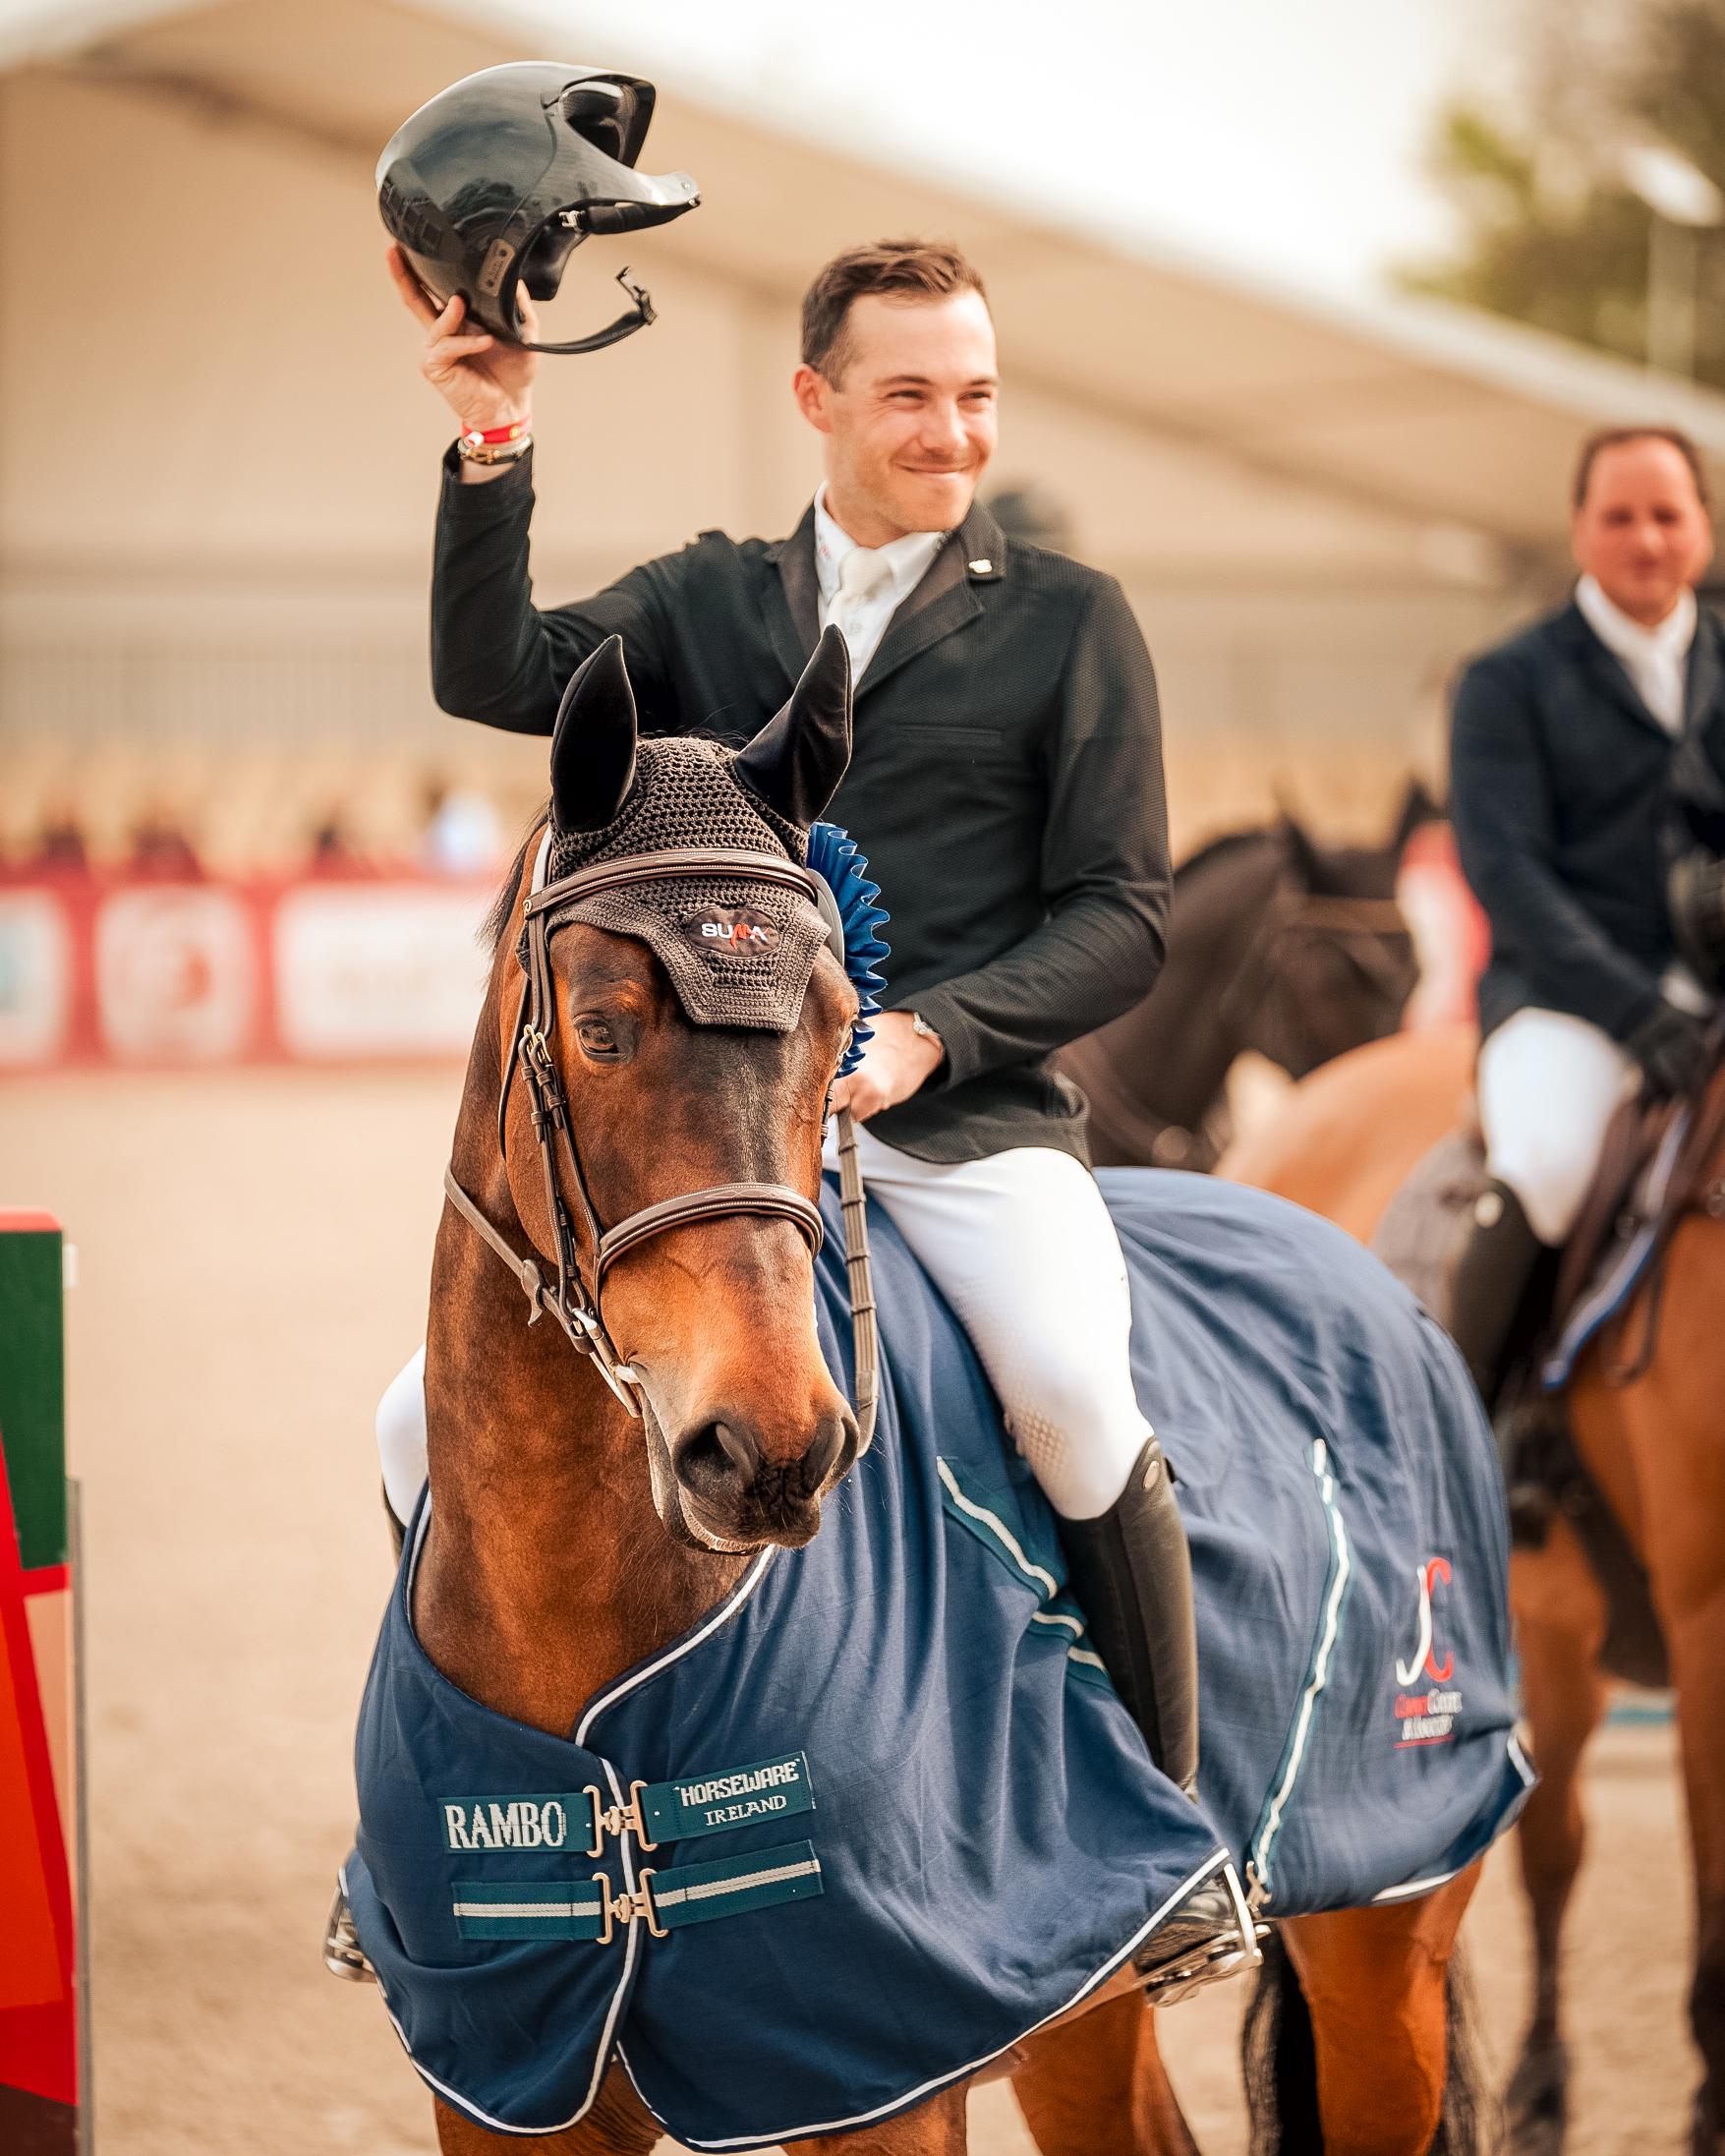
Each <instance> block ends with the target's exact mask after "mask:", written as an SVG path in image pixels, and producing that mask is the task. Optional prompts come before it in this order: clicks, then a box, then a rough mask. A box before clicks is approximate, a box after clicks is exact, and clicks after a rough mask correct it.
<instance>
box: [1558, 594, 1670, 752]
mask: <svg viewBox="0 0 1725 2156" xmlns="http://www.w3.org/2000/svg"><path fill="white" fill-rule="evenodd" d="M1576 605H1577V606H1578V607H1580V608H1581V614H1582V617H1583V618H1584V620H1585V621H1586V623H1587V626H1588V627H1589V628H1590V629H1591V630H1592V631H1593V634H1594V635H1595V636H1596V637H1598V639H1599V641H1600V643H1602V644H1603V645H1604V646H1605V648H1606V650H1607V651H1609V652H1614V653H1615V654H1616V655H1617V657H1618V658H1619V659H1620V660H1622V662H1623V666H1624V670H1625V672H1626V673H1628V675H1629V677H1630V679H1631V680H1632V681H1633V682H1634V683H1635V685H1636V692H1637V694H1638V695H1639V697H1640V699H1641V702H1642V703H1643V704H1645V705H1646V707H1647V709H1648V710H1649V711H1650V712H1651V713H1652V714H1653V716H1654V718H1655V719H1657V720H1658V722H1659V724H1660V725H1661V726H1662V727H1663V728H1665V730H1666V732H1667V733H1681V732H1682V731H1683V706H1684V695H1685V690H1686V687H1687V683H1688V677H1689V648H1690V646H1691V644H1693V643H1694V642H1695V634H1696V595H1695V593H1694V592H1692V591H1690V590H1689V589H1687V587H1686V588H1685V590H1684V591H1683V593H1682V595H1681V596H1680V597H1679V599H1678V602H1677V604H1676V606H1675V607H1673V608H1672V610H1671V612H1669V613H1668V614H1667V615H1666V616H1665V618H1664V620H1663V621H1657V622H1655V623H1654V625H1653V626H1652V627H1651V628H1650V629H1644V628H1642V626H1641V624H1640V623H1639V621H1632V620H1631V619H1630V617H1629V615H1628V614H1627V613H1625V612H1624V611H1623V609H1622V608H1621V607H1619V606H1617V605H1616V604H1615V603H1614V602H1613V601H1611V600H1610V599H1608V598H1607V597H1606V596H1605V592H1604V589H1603V588H1602V586H1601V585H1600V583H1599V581H1598V579H1597V578H1595V577H1591V576H1584V577H1582V579H1581V582H1580V583H1579V584H1578V585H1577V586H1576Z"/></svg>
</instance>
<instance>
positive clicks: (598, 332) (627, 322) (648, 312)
mask: <svg viewBox="0 0 1725 2156" xmlns="http://www.w3.org/2000/svg"><path fill="white" fill-rule="evenodd" d="M617 282H618V283H619V284H620V285H621V286H622V288H623V290H624V291H625V292H627V293H628V295H629V297H630V299H631V300H632V301H633V302H634V305H633V306H632V307H631V308H629V309H628V310H627V311H626V312H625V313H623V314H621V315H619V316H618V317H617V319H616V320H615V321H609V322H606V324H605V325H604V328H603V329H595V330H594V331H593V333H592V334H591V335H590V336H585V337H572V338H571V339H570V340H569V342H568V343H566V344H532V343H530V342H529V341H528V339H527V338H526V337H509V338H508V339H506V341H507V342H508V343H510V344H513V345H515V346H516V347H517V348H518V349H519V350H521V351H523V352H603V351H604V348H605V346H606V345H607V344H620V343H621V342H622V340H623V339H624V338H625V337H632V336H633V335H634V334H635V332H636V330H637V329H645V328H646V327H647V324H648V323H649V322H650V321H652V320H654V319H655V317H654V309H653V295H652V294H651V293H650V292H649V291H648V289H647V287H646V286H645V285H644V284H637V283H636V281H635V279H634V278H633V277H631V276H630V274H629V271H628V268H627V266H625V267H623V268H621V269H619V270H618V271H617Z"/></svg>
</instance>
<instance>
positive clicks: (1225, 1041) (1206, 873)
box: [1058, 780, 1440, 1171]
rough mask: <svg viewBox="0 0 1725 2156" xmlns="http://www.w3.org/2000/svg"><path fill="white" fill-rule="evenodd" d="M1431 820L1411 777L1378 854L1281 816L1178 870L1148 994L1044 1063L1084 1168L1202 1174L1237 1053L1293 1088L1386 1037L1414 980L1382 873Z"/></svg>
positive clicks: (1429, 805)
mask: <svg viewBox="0 0 1725 2156" xmlns="http://www.w3.org/2000/svg"><path fill="white" fill-rule="evenodd" d="M1439 814H1440V811H1439V809H1438V808H1437V805H1436V804H1435V803H1434V802H1433V801H1432V800H1431V798H1430V796H1429V795H1428V794H1427V793H1426V791H1425V789H1424V787H1421V786H1420V784H1419V782H1418V781H1417V780H1414V781H1412V782H1411V783H1410V784H1409V788H1408V792H1407V796H1406V798H1405V800H1404V802H1403V805H1402V808H1401V811H1400V813H1399V815H1398V817H1397V819H1396V823H1395V826H1394V828H1393V829H1392V830H1391V832H1390V833H1389V834H1388V836H1387V838H1386V839H1385V842H1384V844H1383V845H1375V846H1323V845H1318V843H1317V842H1316V841H1315V840H1314V839H1313V838H1312V837H1311V836H1310V834H1309V833H1308V832H1307V831H1306V830H1305V829H1304V827H1303V826H1302V825H1301V824H1300V823H1299V822H1298V820H1297V819H1296V818H1295V817H1294V816H1292V815H1284V816H1283V818H1282V820H1281V821H1280V823H1278V824H1275V825H1272V826H1270V827H1268V828H1266V829H1264V830H1260V831H1236V832H1231V833H1229V834H1228V835H1227V836H1226V837H1224V838H1220V839H1213V840H1212V841H1211V842H1210V843H1209V845H1204V846H1200V847H1199V849H1198V850H1197V851H1196V852H1195V853H1192V854H1189V855H1188V856H1187V857H1186V859H1184V860H1183V861H1181V862H1180V863H1179V867H1177V868H1176V870H1175V872H1174V903H1173V908H1172V911H1171V914H1170V919H1169V934H1168V957H1167V960H1166V961H1165V962H1164V964H1163V968H1162V971H1161V973H1160V975H1159V976H1158V978H1157V982H1156V986H1155V987H1154V988H1153V989H1152V990H1151V992H1150V994H1149V995H1148V996H1146V997H1145V999H1144V1000H1143V1002H1142V1003H1140V1004H1138V1005H1136V1006H1135V1007H1134V1008H1133V1009H1132V1010H1130V1011H1127V1012H1125V1013H1124V1014H1123V1015H1122V1016H1121V1017H1120V1018H1118V1019H1116V1020H1113V1021H1112V1022H1111V1023H1110V1024H1108V1025H1105V1026H1102V1027H1101V1028H1099V1030H1098V1031H1096V1032H1094V1033H1090V1034H1087V1035H1086V1036H1085V1037H1084V1038H1083V1039H1082V1040H1077V1041H1074V1042H1072V1044H1071V1045H1070V1046H1069V1047H1067V1048H1064V1049H1063V1050H1062V1051H1061V1054H1060V1057H1059V1059H1058V1061H1059V1065H1060V1068H1061V1070H1062V1071H1063V1072H1064V1074H1065V1075H1066V1076H1067V1077H1068V1078H1072V1079H1074V1080H1075V1081H1076V1082H1077V1083H1078V1084H1079V1085H1080V1086H1081V1087H1082V1088H1083V1091H1084V1094H1085V1097H1086V1098H1087V1099H1088V1101H1089V1103H1090V1125H1089V1141H1090V1154H1091V1158H1092V1159H1093V1160H1094V1162H1095V1163H1096V1165H1097V1166H1098V1167H1099V1168H1140V1167H1141V1168H1191V1169H1197V1170H1199V1171H1203V1170H1206V1169H1208V1168H1210V1167H1211V1166H1212V1165H1213V1164H1214V1162H1215V1160H1216V1157H1217V1155H1218V1154H1219V1153H1220V1152H1221V1151H1222V1149H1223V1147H1224V1146H1225V1145H1226V1144H1227V1142H1228V1106H1227V1096H1226V1090H1225V1088H1226V1081H1227V1078H1228V1073H1229V1070H1230V1068H1231V1066H1232V1065H1233V1063H1234V1061H1235V1059H1236V1057H1237V1056H1241V1055H1244V1054H1245V1053H1247V1051H1251V1052H1253V1053H1255V1054H1257V1055H1260V1056H1263V1057H1264V1058H1266V1059H1267V1060H1268V1061H1269V1062H1271V1063H1273V1064H1276V1065H1277V1066H1278V1067H1279V1068H1280V1069H1282V1070H1284V1071H1286V1072H1287V1073H1288V1075H1289V1076H1290V1077H1291V1078H1304V1077H1305V1076H1306V1074H1307V1073H1308V1072H1310V1071H1315V1070H1316V1069H1317V1068H1318V1066H1319V1065H1320V1064H1322V1063H1328V1062H1329V1061H1330V1060H1331V1058H1332V1057H1335V1056H1340V1055H1343V1054H1346V1052H1347V1051H1348V1050H1349V1049H1350V1048H1357V1047H1359V1046H1360V1045H1361V1044H1362V1043H1363V1042H1365V1041H1368V1040H1378V1039H1381V1038H1382V1037H1383V1035H1385V1034H1386V1033H1393V1032H1394V1031H1395V1029H1396V1027H1397V1026H1398V1025H1399V1024H1400V1023H1401V1020H1402V1015H1403V1012H1404V1010H1405V1009H1406V1007H1407V1004H1408V999H1409V995H1410V994H1411V993H1412V990H1413V986H1414V981H1415V976H1416V970H1417V968H1416V964H1415V954H1414V946H1413V941H1412V938H1411V936H1410V935H1409V924H1408V922H1407V921H1406V920H1405V919H1404V918H1403V916H1402V913H1401V911H1400V909H1399V907H1398V905H1397V903H1396V884H1397V877H1398V873H1399V871H1400V868H1401V865H1402V859H1403V855H1404V854H1405V852H1406V851H1407V847H1408V843H1409V839H1410V838H1411V837H1412V835H1413V833H1414V832H1415V831H1416V830H1417V829H1419V827H1420V826H1421V825H1423V824H1426V823H1429V822H1432V821H1434V820H1435V819H1436V818H1437V817H1438V815H1439Z"/></svg>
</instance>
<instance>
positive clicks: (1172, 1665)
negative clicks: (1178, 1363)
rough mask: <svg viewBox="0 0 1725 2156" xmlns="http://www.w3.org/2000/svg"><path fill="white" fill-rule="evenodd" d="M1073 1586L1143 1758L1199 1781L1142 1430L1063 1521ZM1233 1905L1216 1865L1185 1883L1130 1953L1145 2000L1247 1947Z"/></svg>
mask: <svg viewBox="0 0 1725 2156" xmlns="http://www.w3.org/2000/svg"><path fill="white" fill-rule="evenodd" d="M1061 1541H1062V1542H1063V1543H1064V1545H1065V1551H1066V1562H1067V1567H1068V1570H1069V1572H1070V1574H1071V1583H1072V1592H1073V1594H1074V1595H1076V1596H1077V1598H1078V1601H1079V1602H1080V1604H1081V1605H1082V1607H1083V1610H1084V1615H1085V1618H1086V1620H1087V1623H1088V1626H1089V1631H1090V1639H1091V1643H1092V1645H1093V1646H1094V1647H1095V1649H1096V1652H1097V1653H1098V1654H1099V1655H1100V1656H1101V1657H1102V1660H1103V1661H1104V1662H1105V1663H1106V1664H1107V1665H1108V1673H1109V1675H1110V1676H1111V1677H1112V1678H1113V1679H1114V1687H1115V1690H1116V1691H1117V1692H1118V1693H1119V1694H1120V1696H1121V1703H1122V1705H1123V1706H1124V1707H1125V1710H1126V1712H1127V1713H1128V1714H1129V1715H1130V1716H1131V1718H1132V1719H1133V1720H1134V1721H1135V1722H1136V1723H1137V1724H1138V1727H1139V1729H1140V1731H1141V1732H1142V1733H1143V1738H1144V1742H1145V1743H1146V1744H1147V1745H1148V1746H1149V1748H1150V1757H1151V1758H1152V1759H1153V1760H1154V1761H1155V1762H1156V1764H1157V1766H1158V1767H1160V1768H1161V1770H1162V1772H1163V1773H1164V1774H1165V1775H1166V1776H1167V1777H1168V1778H1169V1780H1170V1781H1173V1782H1175V1783H1177V1784H1178V1785H1179V1787H1180V1788H1181V1789H1183V1790H1184V1791H1185V1793H1186V1795H1187V1796H1189V1797H1192V1798H1193V1799H1195V1798H1196V1796H1197V1791H1198V1643H1197V1635H1196V1632H1195V1630H1194V1628H1193V1617H1192V1559H1191V1552H1190V1550H1189V1549H1188V1548H1187V1546H1186V1531H1185V1527H1184V1525H1183V1523H1182V1522H1181V1520H1180V1516H1179V1503H1178V1502H1177V1501H1176V1498H1175V1494H1174V1488H1173V1484H1172V1481H1171V1479H1170V1476H1169V1472H1168V1464H1167V1462H1166V1461H1165V1460H1164V1459H1163V1456H1162V1447H1161V1445H1160V1444H1159V1443H1158V1442H1157V1440H1156V1438H1155V1437H1154V1436H1152V1437H1150V1438H1147V1439H1146V1441H1145V1444H1144V1449H1143V1451H1142V1452H1140V1453H1139V1455H1138V1458H1137V1461H1136V1463H1135V1464H1134V1466H1133V1468H1132V1472H1131V1474H1130V1476H1129V1477H1128V1478H1127V1480H1126V1486H1125V1488H1124V1489H1123V1490H1122V1491H1121V1494H1120V1496H1119V1497H1118V1498H1117V1499H1116V1500H1115V1502H1114V1503H1113V1504H1112V1505H1111V1506H1110V1507H1109V1509H1108V1510H1107V1511H1106V1512H1104V1513H1102V1514H1101V1515H1100V1516H1099V1517H1098V1518H1096V1519H1094V1520H1062V1522H1061ZM1249 1942H1250V1934H1249V1932H1248V1931H1245V1930H1242V1910H1241V1908H1240V1905H1239V1904H1238V1903H1237V1902H1236V1898H1235V1895H1234V1894H1233V1893H1232V1892H1231V1891H1230V1889H1229V1887H1228V1886H1227V1885H1226V1883H1225V1882H1224V1881H1223V1879H1222V1878H1221V1877H1220V1876H1219V1875H1215V1876H1212V1877H1211V1878H1209V1879H1207V1880H1205V1881H1204V1883H1203V1885H1202V1886H1200V1887H1197V1888H1194V1890H1193V1891H1192V1893H1190V1894H1187V1896H1186V1897H1185V1899H1184V1900H1183V1901H1182V1902H1181V1903H1180V1904H1179V1907H1178V1908H1177V1909H1176V1910H1175V1911H1174V1912H1173V1914H1172V1915H1170V1916H1169V1917H1168V1918H1167V1919H1166V1920H1165V1921H1164V1922H1163V1923H1162V1924H1161V1925H1159V1926H1158V1927H1157V1929H1156V1930H1155V1931H1154V1932H1153V1933H1152V1934H1151V1936H1150V1938H1149V1939H1148V1940H1147V1941H1146V1942H1145V1943H1144V1945H1143V1946H1142V1947H1141V1948H1140V1949H1139V1950H1138V1952H1137V1954H1136V1956H1135V1957H1134V1962H1135V1966H1136V1967H1137V1969H1138V1972H1139V1974H1140V1975H1141V1976H1143V1977H1144V1979H1145V1981H1146V1986H1147V1989H1148V1990H1149V1992H1150V1996H1151V1998H1152V1999H1153V2000H1154V1999H1156V1998H1158V1996H1159V1995H1160V1996H1161V1998H1162V1999H1163V2001H1164V2003H1172V2001H1173V2000H1174V1999H1175V1998H1177V1997H1184V1996H1185V1994H1186V1992H1187V1991H1188V1990H1193V1989H1196V1988H1197V1985H1198V1984H1199V1983H1201V1982H1204V1981H1207V1980H1208V1979H1209V1978H1211V1977H1214V1976H1223V1975H1227V1974H1229V1973H1231V1972H1232V1971H1233V1970H1234V1969H1235V1968H1237V1967H1238V1966H1240V1964H1241V1963H1242V1962H1243V1961H1245V1960H1247V1959H1249V1958H1251V1957H1252V1956H1253V1952H1254V1949H1253V1947H1252V1946H1251V1944H1250V1943H1249Z"/></svg>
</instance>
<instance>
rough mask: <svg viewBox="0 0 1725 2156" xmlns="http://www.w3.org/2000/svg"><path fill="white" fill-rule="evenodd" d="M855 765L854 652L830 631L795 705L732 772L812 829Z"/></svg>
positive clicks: (755, 741) (792, 699)
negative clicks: (852, 735) (852, 731)
mask: <svg viewBox="0 0 1725 2156" xmlns="http://www.w3.org/2000/svg"><path fill="white" fill-rule="evenodd" d="M849 762H850V651H849V648H848V646H847V645H846V644H845V641H844V638H843V636H842V635H841V634H840V633H839V631H838V630H837V629H836V628H834V627H831V626H829V627H828V628H827V629H826V630H824V631H823V632H822V636H821V641H820V642H819V643H818V644H817V645H816V646H815V656H814V657H813V658H812V659H811V660H810V661H809V663H808V665H807V666H806V667H805V668H804V669H803V673H802V679H801V680H800V681H798V683H797V685H796V687H795V688H794V689H792V690H791V692H790V701H789V702H788V703H787V704H786V705H785V707H784V709H783V710H782V711H781V712H779V713H778V714H777V715H776V717H774V718H772V719H769V720H768V722H767V724H766V725H765V726H764V727H763V728H761V730H760V732H759V733H757V734H756V736H755V738H754V739H753V740H752V741H751V742H750V743H749V745H748V746H747V748H745V749H742V750H740V751H739V753H738V755H737V760H736V763H735V765H734V766H733V767H732V768H733V769H734V771H735V774H736V777H737V778H738V779H739V780H741V782H742V784H743V785H744V786H746V787H748V789H749V791H750V792H751V793H754V794H757V795H759V797H760V798H761V799H762V800H763V801H765V802H766V803H767V805H768V807H769V808H776V810H777V811H778V813H779V814H780V815H781V816H783V817H785V818H786V819H787V820H788V821H789V822H791V823H793V824H800V825H801V826H803V828H804V829H805V830H806V829H807V827H808V826H809V825H810V824H812V823H814V822H816V821H817V820H818V819H819V818H820V817H821V816H822V815H823V814H824V813H825V812H826V808H827V804H828V802H829V801H831V800H832V798H833V796H834V794H835V793H836V792H837V791H838V782H839V780H840V779H842V778H843V777H844V770H845V766H846V765H847V764H848V763H849Z"/></svg>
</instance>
